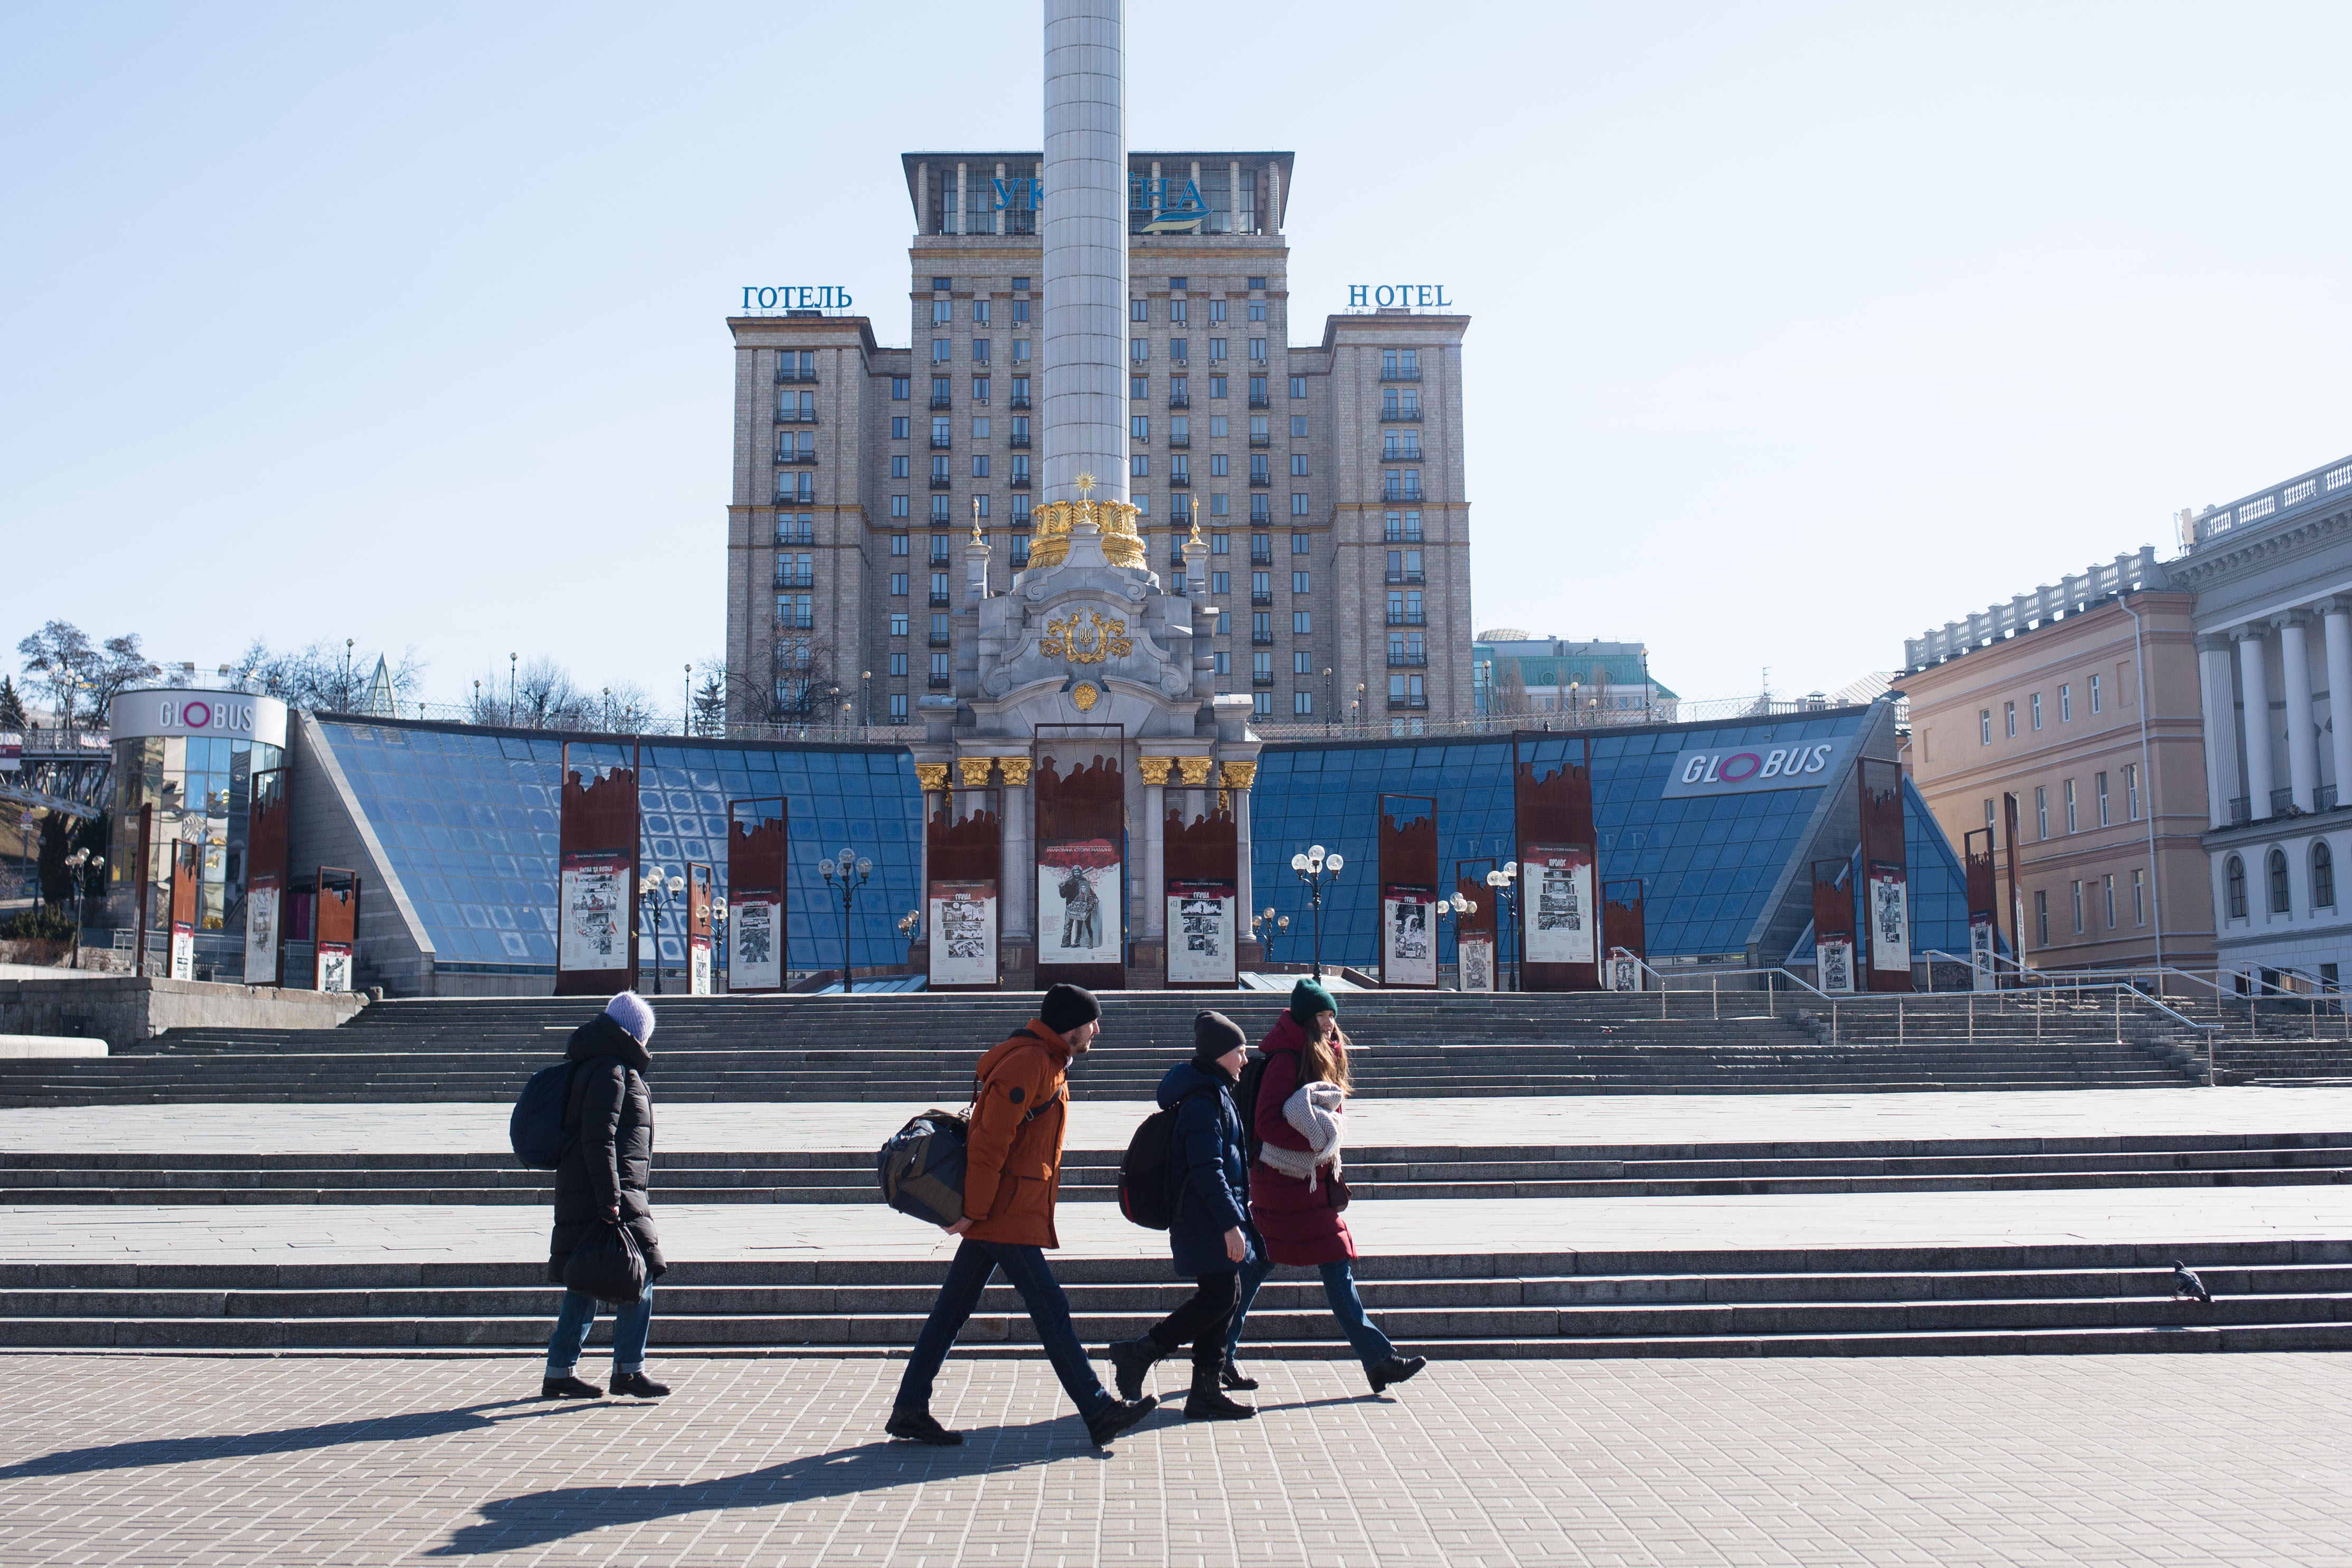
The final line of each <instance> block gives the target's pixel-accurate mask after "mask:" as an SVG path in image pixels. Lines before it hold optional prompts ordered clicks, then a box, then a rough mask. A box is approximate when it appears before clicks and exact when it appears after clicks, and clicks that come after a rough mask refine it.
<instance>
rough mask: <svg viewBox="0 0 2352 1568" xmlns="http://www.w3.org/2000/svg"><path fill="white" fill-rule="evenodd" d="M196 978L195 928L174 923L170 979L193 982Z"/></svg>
mask: <svg viewBox="0 0 2352 1568" xmlns="http://www.w3.org/2000/svg"><path fill="white" fill-rule="evenodd" d="M195 977H196V928H195V927H194V926H192V925H181V924H177V923H174V924H173V927H172V978H173V979H174V980H194V978H195Z"/></svg>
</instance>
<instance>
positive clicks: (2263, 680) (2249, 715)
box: [2140, 626, 2273, 822]
mask: <svg viewBox="0 0 2352 1568" xmlns="http://www.w3.org/2000/svg"><path fill="white" fill-rule="evenodd" d="M2230 635H2231V637H2235V638H2236V639H2237V642H2238V700H2240V701H2241V702H2242V703H2243V704H2244V705H2245V710H2246V711H2245V732H2246V809H2247V810H2248V811H2249V812H2250V813H2252V817H2253V820H2254V821H2256V822H2260V821H2261V820H2262V819H2263V818H2264V817H2266V816H2270V815H2271V789H2272V787H2273V786H2272V784H2271V674H2270V671H2269V670H2268V669H2267V668H2264V667H2263V628H2262V627H2260V626H2238V627H2236V628H2234V629H2232V630H2231V633H2230ZM2140 700H2141V701H2143V702H2145V701H2147V693H2146V692H2142V693H2140Z"/></svg>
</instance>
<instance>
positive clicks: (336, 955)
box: [310, 942, 352, 991]
mask: <svg viewBox="0 0 2352 1568" xmlns="http://www.w3.org/2000/svg"><path fill="white" fill-rule="evenodd" d="M310 967H311V970H312V972H313V973H312V975H311V989H312V990H314V991H349V990H350V989H351V988H352V950H351V948H350V946H349V945H348V944H346V943H343V942H320V944H319V949H318V956H317V957H316V958H314V959H313V960H312V961H311V965H310Z"/></svg>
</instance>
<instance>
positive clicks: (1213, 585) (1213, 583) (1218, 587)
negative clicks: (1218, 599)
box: [1209, 572, 1234, 595]
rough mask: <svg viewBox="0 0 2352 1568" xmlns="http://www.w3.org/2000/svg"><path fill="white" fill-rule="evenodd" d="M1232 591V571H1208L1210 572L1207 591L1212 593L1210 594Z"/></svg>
mask: <svg viewBox="0 0 2352 1568" xmlns="http://www.w3.org/2000/svg"><path fill="white" fill-rule="evenodd" d="M1233 591H1234V574H1232V573H1230V572H1212V573H1210V574H1209V592H1210V593H1212V594H1218V595H1223V594H1230V593H1232V592H1233Z"/></svg>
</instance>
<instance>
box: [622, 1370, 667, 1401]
mask: <svg viewBox="0 0 2352 1568" xmlns="http://www.w3.org/2000/svg"><path fill="white" fill-rule="evenodd" d="M613 1392H614V1393H615V1394H635V1396H636V1397H637V1398H639V1399H659V1398H660V1397H661V1396H662V1395H663V1394H667V1393H668V1392H669V1384H667V1383H656V1382H655V1381H654V1380H653V1379H652V1378H650V1377H647V1376H646V1374H645V1373H642V1372H616V1373H614V1374H613Z"/></svg>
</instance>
